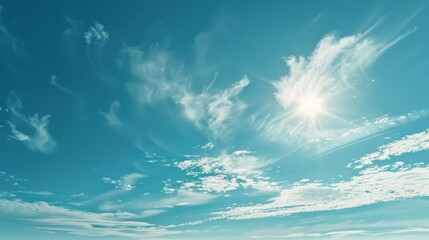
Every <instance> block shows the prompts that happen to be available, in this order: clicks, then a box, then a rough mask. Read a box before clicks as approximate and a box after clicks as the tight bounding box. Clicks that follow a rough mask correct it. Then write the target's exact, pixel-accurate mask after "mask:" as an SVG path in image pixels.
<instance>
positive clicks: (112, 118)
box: [99, 100, 122, 127]
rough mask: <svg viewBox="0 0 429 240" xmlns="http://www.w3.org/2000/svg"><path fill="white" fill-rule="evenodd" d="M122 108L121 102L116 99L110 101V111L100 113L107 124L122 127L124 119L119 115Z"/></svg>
mask: <svg viewBox="0 0 429 240" xmlns="http://www.w3.org/2000/svg"><path fill="white" fill-rule="evenodd" d="M120 109H121V103H120V102H118V101H116V100H115V101H113V102H111V103H110V107H109V111H108V112H103V111H100V112H99V113H100V115H101V116H102V117H103V118H104V119H105V120H106V123H107V125H109V126H111V127H120V126H122V121H121V119H120V118H119V116H118V114H119V110H120Z"/></svg>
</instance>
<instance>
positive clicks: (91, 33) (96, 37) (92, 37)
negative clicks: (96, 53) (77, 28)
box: [84, 22, 109, 44]
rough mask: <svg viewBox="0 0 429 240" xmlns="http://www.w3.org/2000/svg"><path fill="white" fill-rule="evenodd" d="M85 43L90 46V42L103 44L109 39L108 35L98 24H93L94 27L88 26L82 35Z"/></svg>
mask: <svg viewBox="0 0 429 240" xmlns="http://www.w3.org/2000/svg"><path fill="white" fill-rule="evenodd" d="M84 38H85V42H86V43H87V44H91V42H92V41H99V42H102V43H103V42H105V41H106V40H107V39H108V38H109V33H108V32H107V31H106V30H104V26H103V25H102V24H100V23H99V22H95V24H94V26H90V27H89V29H88V31H87V32H85V34H84Z"/></svg>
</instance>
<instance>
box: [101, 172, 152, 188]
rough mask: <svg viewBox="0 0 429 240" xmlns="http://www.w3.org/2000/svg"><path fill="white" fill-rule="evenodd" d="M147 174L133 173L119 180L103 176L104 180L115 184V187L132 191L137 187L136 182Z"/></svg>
mask: <svg viewBox="0 0 429 240" xmlns="http://www.w3.org/2000/svg"><path fill="white" fill-rule="evenodd" d="M144 177H145V175H143V174H140V173H132V174H127V175H124V176H122V177H121V178H120V179H118V180H113V179H111V178H109V177H103V182H104V183H108V184H112V185H115V189H118V190H121V191H130V190H133V189H134V188H135V184H136V183H137V182H138V181H139V180H140V179H142V178H144Z"/></svg>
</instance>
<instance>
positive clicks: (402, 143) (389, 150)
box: [355, 129, 429, 168]
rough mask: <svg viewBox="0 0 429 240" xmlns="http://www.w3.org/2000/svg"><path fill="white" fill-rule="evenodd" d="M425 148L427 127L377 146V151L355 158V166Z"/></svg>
mask: <svg viewBox="0 0 429 240" xmlns="http://www.w3.org/2000/svg"><path fill="white" fill-rule="evenodd" d="M427 149H429V129H427V130H425V131H423V132H420V133H415V134H412V135H408V136H405V137H403V138H402V139H400V140H397V141H394V142H391V143H388V144H386V145H383V146H380V147H378V151H376V152H373V153H369V154H366V155H365V156H363V157H362V158H360V159H358V160H356V161H355V164H356V166H355V168H362V167H363V166H364V165H370V164H372V163H373V161H382V160H388V159H390V158H391V157H394V156H399V155H402V154H405V153H414V152H420V151H425V150H427Z"/></svg>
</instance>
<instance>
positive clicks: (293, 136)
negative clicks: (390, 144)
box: [253, 29, 418, 152]
mask: <svg viewBox="0 0 429 240" xmlns="http://www.w3.org/2000/svg"><path fill="white" fill-rule="evenodd" d="M370 30H372V29H370ZM370 30H369V31H367V32H365V33H363V34H356V35H352V36H347V37H342V38H338V37H337V36H335V35H332V34H331V35H328V36H326V37H324V38H323V39H322V40H320V42H319V43H318V45H317V46H316V48H315V49H314V51H313V53H312V54H311V56H309V57H307V58H306V57H303V56H299V57H296V56H290V57H288V58H287V59H286V64H287V65H288V67H289V74H288V75H286V76H284V77H282V78H281V79H280V80H279V81H276V82H274V84H273V85H274V87H275V89H276V92H275V94H274V95H275V98H276V100H277V102H278V103H279V104H280V106H281V107H282V108H283V109H282V113H281V114H274V115H272V114H271V115H268V114H267V115H265V116H263V117H262V118H259V117H258V118H255V121H254V124H253V127H254V128H255V129H256V130H258V131H260V132H261V133H262V135H263V136H265V137H266V138H268V139H270V140H272V141H276V142H281V143H286V144H289V145H290V144H294V145H296V146H308V144H310V145H312V146H311V147H312V148H314V146H316V147H319V146H320V149H318V150H319V152H323V151H328V150H331V149H333V148H335V147H338V146H341V145H344V144H347V143H350V142H352V141H354V140H357V139H360V138H364V137H367V136H369V135H372V134H375V133H378V132H380V131H382V130H385V129H387V128H389V127H393V126H397V124H398V123H400V122H401V121H402V120H401V119H394V117H393V119H392V118H389V117H387V118H388V120H387V122H378V120H380V119H375V120H374V122H372V123H369V122H364V123H362V124H356V123H353V122H350V121H348V120H345V119H342V118H341V117H339V116H336V115H335V114H336V113H335V112H331V111H332V110H330V109H329V106H324V105H325V104H327V103H329V102H334V101H335V102H338V101H341V99H339V97H341V95H340V93H343V92H345V91H346V90H350V89H354V88H355V87H357V86H358V84H359V82H361V81H362V80H363V79H364V77H363V76H365V70H366V69H367V68H368V67H369V66H370V65H371V64H372V63H373V62H374V61H375V60H377V58H378V57H379V56H380V55H381V54H382V53H384V52H385V51H386V50H387V49H389V48H390V47H391V46H393V45H394V44H395V43H396V42H398V41H400V40H401V39H402V38H404V37H405V36H407V35H409V34H411V33H412V31H411V32H408V33H406V34H404V35H402V36H399V37H398V38H396V39H393V40H391V41H383V40H378V39H375V38H371V37H369V36H368V35H369V32H370ZM308 99H316V100H317V101H316V100H314V101H315V102H316V103H317V104H316V105H317V106H319V105H320V107H317V114H315V115H311V114H309V116H303V114H302V105H303V104H305V103H306V101H309V100H308ZM312 102H313V101H312ZM313 105H314V104H313ZM313 105H311V106H313ZM415 114H418V113H417V112H416V113H415ZM255 116H257V115H255ZM259 116H262V114H259ZM383 117H385V116H383ZM411 118H412V117H410V118H409V119H408V118H407V119H406V120H404V121H407V120H410V119H411ZM327 122H329V124H326V123H327ZM324 123H325V124H324ZM391 123H393V124H391ZM323 124H324V125H325V126H322V125H323ZM313 145H314V146H313Z"/></svg>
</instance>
